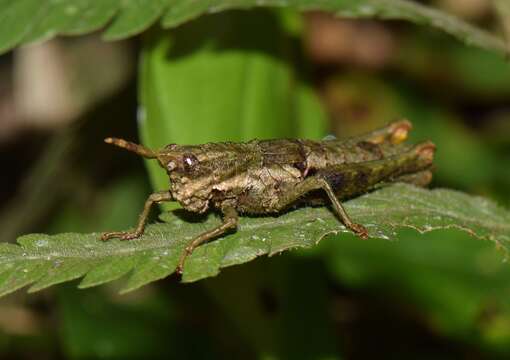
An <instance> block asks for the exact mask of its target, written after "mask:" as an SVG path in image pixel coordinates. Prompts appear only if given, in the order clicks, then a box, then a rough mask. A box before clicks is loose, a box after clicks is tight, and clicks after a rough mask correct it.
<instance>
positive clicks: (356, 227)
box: [278, 176, 368, 239]
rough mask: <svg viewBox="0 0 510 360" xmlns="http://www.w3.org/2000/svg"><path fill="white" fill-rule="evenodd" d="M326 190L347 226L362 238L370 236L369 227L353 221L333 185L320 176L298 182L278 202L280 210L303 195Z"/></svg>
mask: <svg viewBox="0 0 510 360" xmlns="http://www.w3.org/2000/svg"><path fill="white" fill-rule="evenodd" d="M321 189H322V190H324V191H325V192H326V194H327V195H328V198H329V200H330V201H331V203H332V204H333V209H334V211H335V213H336V214H337V216H338V217H339V218H340V220H341V221H342V223H343V224H344V225H345V227H346V228H347V229H349V230H351V231H352V232H353V233H354V234H356V235H357V236H359V237H360V238H362V239H367V238H368V231H367V229H366V228H365V227H364V226H363V225H361V224H357V223H355V222H353V221H352V220H351V218H350V217H349V215H348V214H347V212H346V211H345V209H344V207H343V206H342V204H341V203H340V201H339V200H338V199H337V197H336V196H335V192H334V191H333V189H332V188H331V185H330V184H329V183H328V182H327V181H326V180H325V179H324V178H323V177H320V176H313V177H308V178H306V179H305V180H304V181H302V182H301V183H299V184H297V185H296V186H295V187H294V188H293V189H292V190H289V191H288V192H286V193H284V194H283V195H282V197H281V198H280V203H279V204H278V205H279V206H278V210H283V209H284V208H286V207H287V206H289V205H290V204H292V203H294V202H296V201H297V200H299V198H301V197H302V196H304V195H306V194H308V193H309V192H311V191H314V190H321Z"/></svg>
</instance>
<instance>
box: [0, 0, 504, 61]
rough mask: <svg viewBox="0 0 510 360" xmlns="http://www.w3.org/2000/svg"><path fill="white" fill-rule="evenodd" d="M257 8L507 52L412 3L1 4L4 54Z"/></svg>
mask: <svg viewBox="0 0 510 360" xmlns="http://www.w3.org/2000/svg"><path fill="white" fill-rule="evenodd" d="M253 7H288V8H291V9H295V10H300V11H309V10H323V11H329V12H332V13H334V14H336V15H337V16H341V17H351V18H379V19H402V20H407V21H411V22H414V23H417V24H423V25H427V26H431V27H434V28H437V29H439V30H442V31H445V32H447V33H449V34H451V35H453V36H455V37H457V38H459V39H460V40H462V41H464V42H465V43H467V44H470V45H475V46H479V47H482V48H484V49H490V50H494V51H498V52H504V51H505V46H504V42H503V41H502V40H501V39H499V38H497V37H495V36H494V35H491V34H489V33H487V32H485V31H484V30H480V29H477V28H476V27H474V26H472V25H470V24H468V23H466V22H463V21H462V20H459V19H457V18H455V17H454V16H451V15H448V14H446V13H443V12H441V11H439V10H436V9H434V8H431V7H427V6H425V5H421V4H419V3H416V2H414V1H409V0H313V1H299V0H266V1H259V0H207V1H205V0H204V1H190V0H145V1H143V0H102V1H92V0H58V1H54V0H16V1H12V0H0V51H7V50H9V49H11V48H13V47H15V46H18V45H21V44H26V43H30V42H33V41H38V40H43V39H48V38H51V37H53V36H55V35H59V34H64V35H69V34H85V33H89V32H92V31H95V30H98V29H101V28H104V29H105V32H104V37H105V38H106V39H110V40H111V39H122V38H126V37H129V36H133V35H135V34H138V33H140V32H142V31H143V30H145V29H146V28H148V27H149V26H150V25H152V24H153V23H154V22H155V21H157V20H158V19H160V18H162V20H161V23H162V25H163V27H165V28H169V27H175V26H178V25H181V24H182V23H184V22H186V21H188V20H190V19H193V18H196V17H198V16H200V15H203V14H206V13H212V12H219V11H224V10H228V9H248V8H253Z"/></svg>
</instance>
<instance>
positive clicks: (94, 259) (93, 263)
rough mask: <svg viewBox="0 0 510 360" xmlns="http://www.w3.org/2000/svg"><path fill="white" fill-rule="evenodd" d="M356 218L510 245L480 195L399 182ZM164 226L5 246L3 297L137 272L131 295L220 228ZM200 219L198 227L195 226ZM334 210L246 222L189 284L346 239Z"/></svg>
mask: <svg viewBox="0 0 510 360" xmlns="http://www.w3.org/2000/svg"><path fill="white" fill-rule="evenodd" d="M346 209H347V211H348V213H349V214H350V215H351V217H352V218H353V219H355V220H356V221H358V222H360V223H362V224H364V225H365V226H366V227H367V228H368V230H369V233H370V237H372V238H382V239H396V238H398V236H397V234H396V231H397V230H398V229H399V228H412V229H415V230H417V231H419V232H428V231H432V230H439V229H448V228H455V229H459V230H463V231H466V232H467V233H469V234H471V235H473V236H476V237H478V238H481V239H487V240H491V241H493V242H494V243H496V245H497V247H498V248H501V249H504V250H505V251H507V250H508V248H509V243H510V212H508V211H507V210H505V209H503V208H501V207H498V206H497V205H495V204H494V203H492V202H490V201H488V200H486V199H484V198H480V197H473V196H469V195H466V194H463V193H460V192H456V191H453V190H444V189H438V190H425V189H421V188H416V187H413V186H410V185H405V184H395V185H392V186H389V187H386V188H383V189H380V190H378V191H375V192H373V193H370V194H367V195H364V196H361V197H358V198H356V199H353V200H351V201H348V202H346ZM163 219H164V221H165V222H164V223H158V224H152V225H150V226H148V227H147V229H146V231H145V234H144V235H143V236H142V237H140V238H139V239H135V240H131V241H120V240H111V241H108V242H106V243H103V242H101V241H100V240H99V234H97V233H92V234H74V233H67V234H59V235H54V236H49V235H43V234H31V235H25V236H22V237H20V238H19V239H18V245H14V244H2V246H1V247H0V295H4V294H7V293H10V292H12V291H14V290H16V289H19V288H21V287H24V286H27V285H30V284H33V285H32V287H31V288H30V289H29V291H37V290H41V289H43V288H46V287H48V286H50V285H53V284H57V283H60V282H64V281H69V280H72V279H76V278H80V277H82V276H85V277H84V279H83V280H82V283H81V284H80V287H88V286H93V285H99V284H102V283H105V282H109V281H112V280H114V279H118V278H120V277H121V276H123V275H124V274H128V273H129V277H128V280H127V283H126V285H125V286H124V288H123V289H122V291H123V292H125V291H131V290H134V289H136V288H138V287H140V286H142V285H145V284H147V283H149V282H152V281H155V280H158V279H161V278H164V277H166V276H168V275H170V274H171V273H173V272H174V270H175V268H176V266H177V261H178V258H179V255H180V254H181V252H182V250H183V249H184V247H185V246H186V244H187V243H188V242H189V241H190V240H191V239H192V238H194V237H195V236H197V235H198V234H200V233H202V232H203V231H205V230H207V229H210V228H211V227H213V226H215V225H217V224H218V223H219V221H220V220H219V219H218V218H217V217H215V216H212V215H211V216H209V217H207V218H205V219H203V221H197V219H189V218H188V219H187V220H186V219H185V218H183V217H182V215H181V216H178V214H176V213H175V212H174V213H165V214H164V216H163ZM189 220H193V221H189ZM345 232H348V230H346V229H345V227H344V226H342V225H341V224H340V222H339V221H338V220H337V219H336V217H335V216H334V215H333V213H331V212H330V211H329V210H328V209H327V208H309V207H308V208H301V209H298V210H295V211H291V212H288V213H286V214H282V215H280V216H277V217H270V216H267V217H257V218H249V217H242V218H241V220H240V224H239V227H238V230H237V231H236V232H234V233H232V234H230V235H228V236H224V237H222V238H220V239H217V240H215V241H212V242H210V243H208V244H206V245H203V246H201V247H199V248H197V249H196V250H195V252H194V253H193V255H192V256H191V257H190V258H189V259H188V261H187V263H186V266H185V269H184V274H183V281H184V282H191V281H197V280H200V279H203V278H206V277H209V276H215V275H217V274H218V273H219V271H220V269H221V268H222V267H226V266H232V265H238V264H242V263H245V262H248V261H250V260H253V259H254V258H256V257H258V256H261V255H266V254H267V255H269V256H271V255H274V254H278V253H280V252H282V251H285V250H289V249H294V248H300V247H302V248H308V247H312V246H314V245H315V244H317V243H318V242H319V241H320V240H321V239H323V238H324V237H326V236H328V235H333V234H339V233H345Z"/></svg>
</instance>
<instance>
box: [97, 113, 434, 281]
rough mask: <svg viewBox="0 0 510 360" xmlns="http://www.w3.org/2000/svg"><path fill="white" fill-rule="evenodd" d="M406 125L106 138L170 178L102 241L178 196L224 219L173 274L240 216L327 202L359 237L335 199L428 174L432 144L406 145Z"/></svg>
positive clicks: (126, 234) (423, 180)
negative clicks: (344, 131)
mask: <svg viewBox="0 0 510 360" xmlns="http://www.w3.org/2000/svg"><path fill="white" fill-rule="evenodd" d="M410 129H411V124H410V123H409V122H408V121H399V122H395V123H392V124H389V125H388V126H386V127H384V128H381V129H378V130H375V131H373V132H371V133H368V134H365V135H361V136H358V137H353V138H350V139H347V140H336V139H332V140H323V141H313V140H301V139H281V140H252V141H249V142H245V143H233V142H223V143H208V144H203V145H176V144H170V145H167V146H165V147H164V148H163V149H161V150H159V151H153V150H151V149H148V148H146V147H144V146H142V145H138V144H134V143H131V142H128V141H125V140H122V139H114V138H107V139H105V142H107V143H109V144H114V145H117V146H119V147H121V148H124V149H127V150H129V151H132V152H134V153H137V154H139V155H141V156H143V157H145V158H149V159H157V160H158V161H159V164H160V165H161V167H163V168H164V169H165V170H166V172H167V173H168V176H169V178H170V188H169V190H166V191H160V192H156V193H153V194H151V195H150V196H149V198H148V199H147V201H146V202H145V206H144V209H143V211H142V213H141V214H140V219H139V222H138V225H137V227H136V229H135V230H133V231H122V232H109V233H105V234H103V235H102V237H101V238H102V239H103V240H107V239H110V238H121V239H123V240H128V239H133V238H137V237H139V236H140V235H142V234H143V231H144V228H145V223H146V221H147V217H148V215H149V211H150V208H151V206H152V205H153V204H154V203H160V202H164V201H172V200H175V201H178V202H179V203H180V204H181V205H182V207H183V208H184V209H186V210H189V211H192V212H195V213H204V212H206V211H207V210H208V209H210V208H213V209H216V210H219V211H220V212H221V213H222V214H223V223H222V224H221V225H219V226H217V227H215V228H212V229H210V230H208V231H206V232H204V233H203V234H201V235H199V236H197V237H196V238H195V239H193V240H192V241H191V242H190V243H189V244H188V246H187V247H186V248H185V250H184V251H183V253H182V255H181V257H180V260H179V265H178V267H177V271H178V272H182V269H183V266H184V262H185V260H186V258H187V257H188V256H189V255H190V254H191V253H192V252H193V250H194V249H195V248H196V247H198V246H199V245H201V244H203V243H205V242H207V241H209V240H211V239H213V238H217V237H219V236H221V235H223V234H224V233H225V232H227V231H229V230H232V229H235V228H236V227H237V223H238V214H239V213H246V214H270V213H278V212H281V211H284V210H285V209H287V208H289V207H290V206H292V205H295V204H298V203H300V202H304V203H306V204H312V205H313V204H324V203H325V202H329V203H331V205H332V208H333V210H334V212H335V213H336V215H337V216H338V217H339V219H340V220H341V221H342V223H343V224H344V225H345V226H346V227H347V228H348V229H350V230H351V231H352V232H354V233H355V234H356V235H358V236H359V237H361V238H367V237H368V232H367V229H366V228H365V227H364V226H363V225H361V224H357V223H355V222H353V221H352V220H351V219H350V217H349V215H348V214H347V213H346V211H345V209H344V207H343V206H342V204H341V203H340V201H339V199H346V198H350V197H353V196H355V195H359V194H362V193H364V192H367V191H369V190H371V189H374V188H375V187H377V186H380V185H381V184H384V183H390V182H397V181H403V182H408V183H413V184H416V185H419V186H425V185H427V184H428V183H429V182H430V181H431V179H432V172H431V167H432V160H433V157H434V151H435V146H434V144H432V143H431V142H424V143H422V144H419V145H414V146H412V145H406V144H404V143H403V142H404V140H406V138H407V134H408V132H409V130H410Z"/></svg>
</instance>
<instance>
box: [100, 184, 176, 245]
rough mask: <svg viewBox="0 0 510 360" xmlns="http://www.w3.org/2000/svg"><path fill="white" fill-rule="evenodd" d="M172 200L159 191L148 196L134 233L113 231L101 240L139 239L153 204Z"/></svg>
mask: <svg viewBox="0 0 510 360" xmlns="http://www.w3.org/2000/svg"><path fill="white" fill-rule="evenodd" d="M171 200H173V198H172V195H171V194H170V192H169V191H159V192H155V193H153V194H150V195H149V198H148V199H147V201H145V206H144V207H143V211H142V213H141V214H140V218H139V220H138V225H137V226H136V229H135V230H134V231H113V232H107V233H104V234H103V235H101V240H103V241H106V240H108V239H111V238H120V239H121V240H130V239H134V238H137V237H140V236H141V235H142V234H143V230H144V229H145V223H146V222H147V218H148V217H149V213H150V210H151V207H152V205H153V204H154V203H156V204H158V203H160V202H163V201H171Z"/></svg>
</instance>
